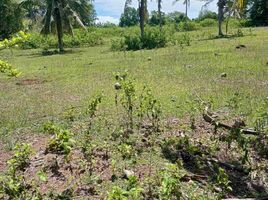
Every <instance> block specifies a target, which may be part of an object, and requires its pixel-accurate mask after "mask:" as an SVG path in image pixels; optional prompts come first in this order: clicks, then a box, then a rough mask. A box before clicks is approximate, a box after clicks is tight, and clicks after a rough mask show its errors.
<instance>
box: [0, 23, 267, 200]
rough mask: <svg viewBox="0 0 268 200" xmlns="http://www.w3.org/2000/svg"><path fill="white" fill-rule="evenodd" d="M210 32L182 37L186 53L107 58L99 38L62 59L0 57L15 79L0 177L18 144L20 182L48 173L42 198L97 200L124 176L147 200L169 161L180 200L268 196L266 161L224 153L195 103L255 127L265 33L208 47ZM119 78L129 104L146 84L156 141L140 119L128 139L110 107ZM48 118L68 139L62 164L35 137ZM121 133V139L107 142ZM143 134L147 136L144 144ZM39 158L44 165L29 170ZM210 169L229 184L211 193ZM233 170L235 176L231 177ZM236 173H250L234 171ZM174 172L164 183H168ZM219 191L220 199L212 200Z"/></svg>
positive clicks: (7, 102)
mask: <svg viewBox="0 0 268 200" xmlns="http://www.w3.org/2000/svg"><path fill="white" fill-rule="evenodd" d="M213 31H214V30H205V29H204V30H202V31H196V32H195V31H193V32H189V35H190V37H191V45H190V46H185V47H183V48H182V47H180V46H172V45H168V46H167V47H165V48H160V49H154V50H140V51H126V52H124V51H123V52H113V51H111V50H110V46H111V45H110V38H105V39H104V40H105V43H104V44H103V45H98V46H95V47H87V48H73V49H68V50H67V52H66V53H65V54H62V55H61V54H55V55H49V56H43V55H42V54H41V50H40V49H36V50H19V49H14V50H12V51H10V50H4V51H1V52H0V58H1V59H5V60H6V61H8V62H9V63H10V64H12V65H13V66H16V67H17V68H18V69H19V70H20V71H21V72H22V75H21V76H20V77H18V78H11V79H8V78H7V77H4V76H2V75H1V77H0V112H1V114H0V138H1V140H0V141H1V142H0V144H1V147H0V157H1V158H0V161H1V162H0V170H2V171H4V169H6V168H7V166H6V164H4V163H5V161H6V160H7V159H8V158H10V156H11V153H10V151H9V150H10V149H11V148H13V147H14V144H15V142H16V141H18V140H19V141H24V142H29V143H31V144H32V145H33V148H34V149H35V151H36V152H35V154H34V155H35V156H33V157H32V158H31V167H30V169H29V170H26V172H25V176H26V177H31V176H34V175H35V174H36V173H37V172H38V171H45V172H46V174H47V177H48V180H46V181H45V182H42V183H39V182H38V184H40V188H39V189H40V191H41V193H42V192H43V193H45V192H48V191H51V190H53V189H56V192H59V193H60V192H63V191H66V189H70V188H71V189H72V192H73V194H72V195H73V199H82V198H83V197H84V198H85V199H87V198H86V196H88V195H90V196H92V197H93V199H104V198H105V197H106V196H107V191H111V190H112V188H113V187H112V186H114V185H118V186H121V187H124V185H125V184H130V183H129V182H127V183H125V179H124V178H122V174H124V169H127V170H130V171H131V172H132V171H133V172H134V173H135V175H136V176H137V177H138V181H137V182H138V183H135V184H137V185H138V186H137V187H136V189H137V188H138V187H141V188H142V190H143V191H146V192H144V194H143V197H144V198H145V199H146V198H147V199H150V198H151V199H153V198H152V196H154V195H155V194H154V192H156V191H155V190H157V188H158V187H160V186H159V185H157V184H158V183H159V180H162V179H161V178H159V177H162V176H165V175H163V174H161V173H160V174H161V175H159V176H158V172H160V171H161V169H163V168H165V166H166V163H173V164H174V163H177V164H176V166H179V167H178V168H179V169H177V168H176V169H174V168H173V169H172V170H175V171H176V170H179V172H178V171H176V173H180V176H181V177H180V184H181V187H182V188H181V191H182V196H184V198H185V199H216V198H222V197H241V198H242V197H267V195H268V185H267V183H268V172H267V166H268V163H267V159H263V158H262V157H260V156H259V155H258V154H257V153H256V152H255V151H250V153H249V155H250V156H249V157H250V158H249V161H248V162H246V163H241V162H240V161H241V160H242V157H243V156H242V155H243V150H244V149H243V150H241V148H240V147H239V145H238V144H237V143H235V142H233V144H232V145H228V144H226V142H223V141H222V140H221V139H220V136H222V135H228V131H227V130H225V129H220V130H219V131H218V135H219V136H218V135H216V134H215V130H214V129H215V127H214V126H213V125H211V124H208V123H206V122H204V120H203V119H202V117H201V116H202V112H203V108H202V106H201V105H200V101H203V102H207V103H208V102H209V103H210V105H211V108H210V109H211V110H212V111H215V112H217V113H218V114H219V115H221V117H222V118H223V120H225V121H226V122H228V123H229V122H230V123H232V122H233V121H234V119H235V118H242V119H243V121H244V122H245V123H246V126H247V127H254V126H255V119H256V116H257V115H258V114H259V113H260V112H262V113H264V112H268V110H267V109H268V108H267V105H268V104H267V101H268V28H266V27H264V28H251V29H242V31H243V33H244V36H243V37H230V38H221V39H209V38H208V37H207V34H209V33H210V32H213ZM178 34H182V33H178ZM238 45H245V47H240V48H238ZM125 70H127V71H128V74H129V75H130V76H131V77H132V78H133V79H134V82H135V87H136V93H137V96H139V95H140V93H141V91H142V88H143V86H144V85H147V86H148V87H149V88H151V90H152V93H153V95H154V97H155V98H156V99H157V100H159V102H161V105H162V110H163V112H162V115H161V123H160V124H161V126H160V128H159V129H160V130H157V131H156V132H157V133H155V134H154V131H155V130H153V131H152V130H150V127H149V128H148V129H149V130H147V128H146V126H145V125H146V122H147V121H146V120H145V121H146V122H144V123H145V125H144V126H142V128H141V129H140V127H139V128H137V129H135V130H134V131H133V133H132V132H131V133H127V131H128V129H125V127H124V125H122V124H123V123H122V121H124V120H123V119H125V118H126V116H125V115H124V109H123V108H122V106H121V107H120V106H119V111H118V109H117V107H116V106H115V94H116V90H115V89H114V84H115V82H116V81H115V79H114V75H113V74H114V73H116V72H121V73H122V72H124V71H125ZM100 92H102V93H103V95H104V97H103V100H102V102H101V104H100V106H99V108H98V111H97V114H96V116H95V117H94V118H93V117H92V119H89V117H88V115H87V114H85V112H84V111H85V110H86V107H87V106H88V102H89V101H90V99H92V98H94V97H95V96H96V95H97V94H99V93H100ZM70 118H72V119H71V120H70ZM49 120H52V121H54V122H55V123H56V124H60V126H61V127H62V128H63V129H69V130H71V131H72V132H73V133H74V138H75V141H76V142H77V143H76V145H75V148H73V151H72V153H71V158H70V159H69V161H68V162H67V161H66V160H65V158H64V156H62V155H58V157H57V156H55V155H54V154H53V153H50V154H48V155H43V154H44V151H45V149H46V146H47V144H48V140H49V139H48V138H49V135H48V134H47V133H43V128H42V127H43V124H44V123H46V122H48V121H49ZM90 120H91V122H90V125H88V123H89V122H88V121H90ZM193 123H194V124H193ZM89 126H90V128H89ZM193 126H194V127H193ZM120 131H122V132H123V133H124V134H125V133H126V134H127V136H126V137H125V136H124V134H123V136H118V137H117V136H114V134H115V133H120ZM146 131H149V132H150V134H149V135H150V136H148V135H147V136H146V133H147V132H146ZM84 132H87V133H90V134H89V135H90V136H89V137H90V139H89V141H90V144H91V147H90V148H91V150H92V152H91V154H90V156H91V157H90V159H91V158H92V157H94V158H92V159H91V160H94V162H90V164H88V163H86V162H87V161H85V160H84V158H83V153H81V151H80V150H79V148H84V146H83V145H84V144H83V141H84V142H85V141H86V142H88V143H89V141H88V140H86V139H85V138H84V137H85V134H84ZM152 132H153V133H152ZM115 135H116V134H115ZM119 135H120V134H119ZM184 137H186V138H188V137H189V141H190V142H189V143H190V144H187V142H185V141H184V142H185V143H183V141H177V139H178V138H184ZM118 138H119V139H118ZM174 138H176V139H174ZM250 138H251V137H250ZM87 139H88V138H87ZM178 140H179V139H178ZM176 142H178V143H180V144H181V145H182V146H183V145H185V146H186V147H185V146H183V147H181V149H176V148H179V147H177V146H176V145H175V143H176ZM168 144H169V145H168ZM187 145H188V146H187ZM81 146H82V147H81ZM128 148H130V150H129V149H128ZM191 148H192V149H191ZM249 148H250V150H252V149H254V147H252V146H250V147H249ZM174 149H175V150H174ZM182 149H183V150H184V151H186V150H189V149H191V150H189V151H190V152H194V153H193V154H194V155H193V154H192V153H189V155H188V154H187V155H184V154H183V153H181V151H183V150H182ZM167 152H168V153H167ZM178 152H179V153H181V154H183V155H181V157H182V159H178V158H177V160H176V159H175V161H174V155H175V154H176V153H177V154H179V153H178ZM196 152H197V153H196ZM195 153H196V154H195ZM266 153H267V152H266ZM125 154H127V155H125ZM122 155H123V156H122ZM38 156H39V157H40V159H41V160H43V164H40V165H37V164H36V163H37V160H38V159H39V157H38ZM185 156H186V157H187V156H188V157H187V158H189V159H188V160H187V159H186V158H185ZM191 156H192V157H191ZM175 157H176V156H175ZM197 157H198V159H197ZM199 157H200V158H199ZM212 158H216V159H217V160H219V161H220V162H218V163H217V162H216V164H215V163H214V161H211V160H209V159H212ZM53 159H54V160H55V159H56V160H57V159H58V160H57V162H58V163H59V166H60V172H61V173H60V174H57V176H53V172H50V171H49V170H47V169H48V168H49V167H47V166H46V165H49V163H51V162H52V161H51V160H53ZM205 159H207V160H205ZM50 161H51V162H50ZM180 162H181V163H180ZM178 163H180V164H181V165H183V166H180V164H178ZM193 163H194V164H193ZM221 163H227V164H229V165H221ZM249 163H250V164H249ZM214 164H215V165H218V167H219V166H220V167H222V168H224V169H225V171H226V174H228V176H229V179H230V181H231V182H230V183H226V182H224V183H222V182H221V183H217V184H218V185H217V186H215V188H213V187H212V183H214V182H213V181H214V180H212V178H211V177H214V176H216V177H221V176H220V175H218V174H216V175H215V173H216V171H217V170H213V169H212V168H213V167H215V166H214ZM231 164H232V166H233V165H235V166H237V168H235V169H234V168H232V169H230V165H231ZM89 165H90V166H89ZM212 165H213V167H211V166H212ZM260 165H261V166H262V167H263V168H261V167H260ZM33 166H37V167H33ZM82 166H87V167H86V168H85V169H83V168H82ZM92 166H93V167H92ZM226 166H227V167H226ZM228 166H229V167H228ZM249 166H250V167H249ZM265 166H266V169H265ZM180 167H181V168H180ZM241 167H244V168H245V169H248V168H251V169H252V170H253V171H252V173H244V170H240V171H239V170H237V169H238V168H239V169H240V168H241ZM33 168H34V169H33ZM81 168H82V169H81ZM45 169H46V170H47V171H46V170H45ZM172 170H170V171H171V172H170V174H166V176H167V177H169V176H172V173H173V171H172ZM236 170H237V171H239V172H237V171H236ZM81 171H83V172H81ZM85 171H86V172H85ZM185 174H187V176H184V175H185ZM195 175H196V177H195V178H194V176H195ZM156 177H157V178H156ZM189 177H190V178H189ZM162 178H163V177H162ZM221 178H222V177H221ZM155 179H157V181H155V182H154V181H153V180H155ZM163 179H164V178H163ZM73 180H79V181H76V182H75V181H73ZM27 181H30V180H29V179H27ZM160 182H161V181H160ZM161 184H163V183H162V182H161ZM161 184H160V185H161ZM169 184H171V183H169ZM176 184H179V183H177V182H176ZM222 185H223V186H222ZM227 185H230V186H231V187H232V190H228V188H227V187H226V186H227ZM237 185H241V187H237ZM151 187H152V188H154V189H151ZM219 188H220V189H219ZM151 190H152V191H151ZM159 190H160V189H159ZM150 192H151V193H152V194H151V193H150ZM137 193H138V192H137ZM219 193H220V194H222V195H223V196H217V195H218V194H219ZM110 194H111V193H110ZM72 195H70V196H72ZM146 195H148V196H146ZM150 195H152V196H150ZM187 195H188V196H187ZM185 196H186V197H185ZM0 198H1V194H0ZM53 198H54V196H53ZM55 199H57V198H56V197H55ZM71 199H72V198H71ZM111 199H115V198H111ZM129 199H131V198H129ZM133 199H135V198H133ZM156 199H157V197H156ZM163 199H164V198H163ZM174 199H176V198H174Z"/></svg>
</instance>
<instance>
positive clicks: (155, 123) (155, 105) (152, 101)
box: [137, 86, 162, 131]
mask: <svg viewBox="0 0 268 200" xmlns="http://www.w3.org/2000/svg"><path fill="white" fill-rule="evenodd" d="M137 112H138V117H139V118H140V125H141V124H142V122H143V120H144V118H145V117H146V118H147V119H149V120H150V122H151V123H152V128H153V131H159V130H160V121H161V115H162V105H161V103H160V102H159V101H158V100H157V99H156V98H155V97H154V96H153V94H152V91H151V90H150V89H149V88H148V87H146V86H144V88H143V91H142V93H141V95H140V97H139V107H138V111H137Z"/></svg>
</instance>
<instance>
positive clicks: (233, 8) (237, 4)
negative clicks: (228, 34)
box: [203, 0, 247, 37]
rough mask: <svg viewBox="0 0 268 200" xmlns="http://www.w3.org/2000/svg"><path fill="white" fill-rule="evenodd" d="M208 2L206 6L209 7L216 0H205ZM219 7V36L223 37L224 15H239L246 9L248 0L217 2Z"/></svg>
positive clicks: (223, 0)
mask: <svg viewBox="0 0 268 200" xmlns="http://www.w3.org/2000/svg"><path fill="white" fill-rule="evenodd" d="M203 1H206V3H205V5H204V6H207V5H208V4H209V3H211V2H213V1H214V0H203ZM217 1H218V2H217V6H218V35H219V36H220V37H222V36H223V35H224V34H223V31H222V22H223V20H224V14H225V13H226V12H227V11H229V14H230V15H231V13H233V14H234V15H235V14H236V15H237V13H240V12H242V11H243V10H244V9H245V7H246V4H247V2H246V0H217Z"/></svg>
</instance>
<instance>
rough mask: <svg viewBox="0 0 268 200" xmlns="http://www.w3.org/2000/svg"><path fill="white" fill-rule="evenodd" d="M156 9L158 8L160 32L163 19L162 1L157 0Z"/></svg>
mask: <svg viewBox="0 0 268 200" xmlns="http://www.w3.org/2000/svg"><path fill="white" fill-rule="evenodd" d="M157 8H158V18H159V26H160V31H162V25H163V19H162V12H161V9H162V0H157Z"/></svg>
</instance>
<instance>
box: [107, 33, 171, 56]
mask: <svg viewBox="0 0 268 200" xmlns="http://www.w3.org/2000/svg"><path fill="white" fill-rule="evenodd" d="M167 42H168V39H167V36H166V33H164V32H159V30H158V29H157V28H151V29H147V30H146V31H145V33H144V37H143V38H141V36H140V35H139V33H131V34H127V35H125V36H124V38H123V39H114V40H112V46H111V49H112V50H115V51H122V50H127V51H130V50H133V51H136V50H140V49H154V48H161V47H164V46H165V45H166V44H167Z"/></svg>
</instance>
